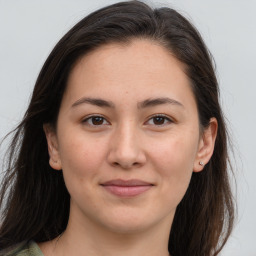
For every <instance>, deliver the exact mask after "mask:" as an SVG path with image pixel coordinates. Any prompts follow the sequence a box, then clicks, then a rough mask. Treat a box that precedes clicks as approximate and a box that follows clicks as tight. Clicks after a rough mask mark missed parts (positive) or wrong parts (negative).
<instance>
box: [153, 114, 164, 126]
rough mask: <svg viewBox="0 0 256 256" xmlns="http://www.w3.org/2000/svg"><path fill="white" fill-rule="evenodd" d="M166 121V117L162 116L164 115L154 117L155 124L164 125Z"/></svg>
mask: <svg viewBox="0 0 256 256" xmlns="http://www.w3.org/2000/svg"><path fill="white" fill-rule="evenodd" d="M165 121H166V118H165V117H162V116H156V117H153V123H154V124H155V125H163V124H164V123H165Z"/></svg>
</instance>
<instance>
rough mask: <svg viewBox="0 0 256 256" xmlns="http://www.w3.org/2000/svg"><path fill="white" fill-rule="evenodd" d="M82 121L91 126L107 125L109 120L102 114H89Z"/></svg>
mask: <svg viewBox="0 0 256 256" xmlns="http://www.w3.org/2000/svg"><path fill="white" fill-rule="evenodd" d="M83 123H86V124H88V125H91V126H99V125H107V124H109V122H108V121H107V120H106V119H105V118H104V117H102V116H90V117H88V118H86V119H84V120H83Z"/></svg>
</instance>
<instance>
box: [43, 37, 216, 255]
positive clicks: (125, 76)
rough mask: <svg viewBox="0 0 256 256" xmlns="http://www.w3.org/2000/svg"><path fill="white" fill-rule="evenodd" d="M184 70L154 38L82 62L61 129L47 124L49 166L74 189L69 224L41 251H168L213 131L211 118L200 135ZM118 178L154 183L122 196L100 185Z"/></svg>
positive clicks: (70, 88) (70, 86)
mask: <svg viewBox="0 0 256 256" xmlns="http://www.w3.org/2000/svg"><path fill="white" fill-rule="evenodd" d="M183 70H184V66H183V64H182V63H180V62H179V61H178V60H177V59H176V58H174V57H173V56H172V55H171V54H170V53H169V52H168V51H167V50H166V49H164V48H163V47H162V46H160V45H158V44H157V43H154V42H152V41H148V40H133V41H132V42H130V43H129V44H126V45H121V44H109V45H106V46H102V47H100V48H99V49H97V50H95V51H93V52H91V53H89V54H88V55H86V56H84V57H83V58H81V59H80V60H79V61H78V63H77V64H76V65H75V67H74V69H73V70H72V72H71V74H70V77H69V80H68V85H67V89H66V91H65V94H64V96H63V99H62V103H61V107H60V111H59V116H58V121H57V128H56V131H55V130H54V129H52V127H51V126H50V125H49V124H46V125H45V126H44V130H45V133H46V137H47V141H48V148H49V155H50V165H51V166H52V167H53V168H54V169H56V170H62V172H63V175H64V179H65V183H66V186H67V189H68V191H69V193H70V196H71V207H70V208H71V209H70V218H69V222H68V226H67V229H66V231H65V232H64V233H63V234H62V236H61V237H60V239H59V241H58V243H57V242H56V239H55V240H54V241H50V242H46V243H42V244H39V246H40V248H41V250H42V251H43V253H44V255H46V256H47V255H90V256H94V255H95V256H96V255H97V256H99V255H110V256H114V255H133V256H136V255H150V256H156V255H163V256H164V255H169V253H168V249H167V248H168V238H169V232H170V229H171V225H172V221H173V217H174V214H175V210H176V207H177V205H178V204H179V202H180V201H181V199H182V197H183V196H184V194H185V192H186V190H187V187H188V185H189V182H190V179H191V175H192V173H193V172H199V171H202V170H203V166H201V165H200V164H199V162H200V161H202V162H204V164H206V163H207V162H208V161H209V159H210V157H211V155H212V152H213V149H214V142H215V138H216V133H217V121H216V120H215V119H214V118H212V119H211V120H210V125H209V127H208V128H207V129H205V130H204V131H203V133H200V129H199V120H198V112H197V106H196V102H195V98H194V95H193V92H192V90H191V86H190V82H189V80H188V78H187V76H186V75H185V73H184V71H183ZM163 98H164V100H163ZM166 98H168V99H171V100H166ZM92 99H101V100H104V101H107V102H108V104H109V105H110V106H105V105H106V104H105V102H103V103H104V104H105V105H104V104H103V103H102V102H100V103H101V105H99V101H98V102H95V100H94V101H93V100H92ZM153 99H158V101H154V102H153V103H152V100H153ZM149 101H150V102H151V103H148V102H149ZM103 105H104V106H103ZM92 116H94V118H93V119H92V118H91V117H92ZM95 116H99V118H98V119H97V118H96V119H95ZM156 116H157V117H158V118H157V117H156ZM113 179H122V180H129V179H139V180H143V181H146V182H148V183H150V184H151V185H152V186H151V187H150V188H149V190H147V191H145V192H144V193H142V194H139V195H137V196H131V197H121V196H117V195H113V194H112V193H109V191H107V190H106V189H105V188H104V187H103V186H102V184H103V183H104V182H106V181H109V180H113ZM99 245H101V246H99Z"/></svg>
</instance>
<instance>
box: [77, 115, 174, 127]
mask: <svg viewBox="0 0 256 256" xmlns="http://www.w3.org/2000/svg"><path fill="white" fill-rule="evenodd" d="M94 118H95V119H96V120H94V121H96V122H98V121H100V122H101V121H102V122H103V123H100V124H93V119H94ZM97 118H98V119H100V120H97ZM154 118H161V119H162V121H164V123H162V124H155V123H153V124H149V125H155V126H158V127H161V126H165V125H167V124H170V123H173V122H174V121H173V120H172V119H171V118H170V117H168V116H166V115H163V114H156V115H154V116H151V117H150V118H149V119H148V120H147V121H146V122H145V124H147V123H149V121H150V120H154ZM104 122H105V123H104ZM153 122H154V121H153ZM82 123H83V124H86V125H88V126H92V127H97V126H99V127H100V126H103V125H109V124H110V123H109V122H108V121H107V120H106V118H105V117H103V116H101V115H92V116H89V117H86V118H85V119H83V120H82Z"/></svg>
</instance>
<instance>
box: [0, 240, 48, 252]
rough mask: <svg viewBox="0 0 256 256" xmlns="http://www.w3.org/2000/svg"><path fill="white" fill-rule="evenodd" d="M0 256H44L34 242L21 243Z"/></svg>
mask: <svg viewBox="0 0 256 256" xmlns="http://www.w3.org/2000/svg"><path fill="white" fill-rule="evenodd" d="M0 256H44V255H43V253H42V252H41V250H40V248H39V247H38V245H37V244H36V243H35V242H34V241H28V242H22V243H19V244H17V245H15V246H13V247H11V248H8V249H6V250H4V251H0Z"/></svg>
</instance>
